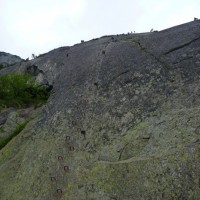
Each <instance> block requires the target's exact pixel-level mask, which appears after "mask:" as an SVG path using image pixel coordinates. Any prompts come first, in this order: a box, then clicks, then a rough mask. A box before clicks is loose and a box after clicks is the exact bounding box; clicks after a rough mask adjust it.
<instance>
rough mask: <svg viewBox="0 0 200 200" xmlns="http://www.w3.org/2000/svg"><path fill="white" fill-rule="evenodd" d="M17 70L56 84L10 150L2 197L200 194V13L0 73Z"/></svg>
mask: <svg viewBox="0 0 200 200" xmlns="http://www.w3.org/2000/svg"><path fill="white" fill-rule="evenodd" d="M14 72H20V73H27V72H28V73H31V74H32V75H34V76H36V79H37V81H38V82H39V83H40V84H43V85H48V86H49V87H53V89H52V93H51V96H50V98H49V100H48V102H47V104H45V105H44V106H43V107H41V108H38V109H37V110H35V113H34V119H32V120H31V121H30V122H29V123H28V124H27V126H26V127H25V129H23V130H22V131H21V132H20V134H19V135H18V136H16V137H15V138H13V139H12V140H11V141H10V142H9V143H8V144H7V145H6V146H5V147H4V148H3V149H2V150H1V151H0V199H2V200H4V199H7V200H12V199H23V200H27V199H30V200H31V199H33V200H37V199H38V200H39V199H42V200H45V199H46V200H49V199H69V200H81V199H82V200H89V199H103V200H111V199H116V200H132V199H136V200H137V199H145V200H147V199H149V200H150V199H167V200H168V199H174V200H175V199H187V200H189V199H191V200H197V199H199V197H200V112H199V110H200V98H199V97H200V79H199V75H200V21H199V20H197V21H194V22H190V23H187V24H183V25H180V26H176V27H173V28H170V29H166V30H163V31H160V32H153V33H143V34H129V35H115V36H105V37H102V38H99V39H94V40H91V41H89V42H84V43H81V44H77V45H74V46H72V47H61V48H58V49H55V50H53V51H51V52H49V53H47V54H45V55H42V56H40V57H38V58H36V59H34V60H31V61H27V62H23V63H21V64H17V65H14V66H12V67H8V68H5V69H2V70H1V71H0V75H1V74H6V73H14ZM32 118H33V117H32Z"/></svg>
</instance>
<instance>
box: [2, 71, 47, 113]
mask: <svg viewBox="0 0 200 200" xmlns="http://www.w3.org/2000/svg"><path fill="white" fill-rule="evenodd" d="M49 95H50V93H49V91H47V88H46V87H44V86H39V85H38V84H36V82H35V80H33V78H32V77H31V75H28V74H6V75H3V76H1V77H0V109H1V108H5V107H16V108H21V107H27V106H31V105H40V104H42V103H45V102H46V101H47V99H48V97H49Z"/></svg>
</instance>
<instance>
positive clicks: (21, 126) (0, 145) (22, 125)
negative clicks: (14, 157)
mask: <svg viewBox="0 0 200 200" xmlns="http://www.w3.org/2000/svg"><path fill="white" fill-rule="evenodd" d="M28 122H29V120H25V121H24V122H22V123H20V124H17V126H16V128H15V130H14V131H13V132H12V133H11V134H10V135H9V136H8V137H6V138H3V139H1V140H0V150H1V149H2V148H3V147H4V146H6V145H7V144H8V142H10V140H12V138H14V137H15V136H17V135H18V134H19V133H20V132H21V131H22V130H23V129H24V128H25V127H26V125H27V124H28Z"/></svg>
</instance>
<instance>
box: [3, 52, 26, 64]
mask: <svg viewBox="0 0 200 200" xmlns="http://www.w3.org/2000/svg"><path fill="white" fill-rule="evenodd" d="M22 61H23V59H21V58H20V57H19V56H16V55H12V54H9V53H6V52H0V64H1V65H3V66H4V67H7V66H9V65H13V64H16V63H19V62H22Z"/></svg>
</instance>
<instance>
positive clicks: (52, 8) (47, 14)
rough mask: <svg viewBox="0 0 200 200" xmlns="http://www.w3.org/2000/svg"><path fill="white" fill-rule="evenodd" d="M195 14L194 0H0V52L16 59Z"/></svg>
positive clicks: (199, 6) (198, 11) (199, 9)
mask: <svg viewBox="0 0 200 200" xmlns="http://www.w3.org/2000/svg"><path fill="white" fill-rule="evenodd" d="M194 17H197V18H200V1H199V0H0V51H5V52H8V53H12V54H15V55H19V56H21V57H22V58H27V57H31V54H32V53H34V54H35V55H38V54H41V53H45V52H48V51H50V50H52V49H54V48H57V47H60V46H71V45H74V44H76V43H79V42H80V41H81V40H85V41H87V40H90V39H93V38H97V37H101V36H103V35H110V34H121V33H127V32H131V31H133V32H134V31H135V32H137V33H139V32H148V31H150V29H151V28H153V29H154V30H162V29H165V28H169V27H171V26H174V25H178V24H182V23H186V22H189V21H192V20H193V19H194Z"/></svg>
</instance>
